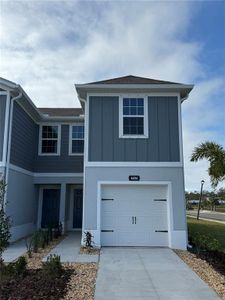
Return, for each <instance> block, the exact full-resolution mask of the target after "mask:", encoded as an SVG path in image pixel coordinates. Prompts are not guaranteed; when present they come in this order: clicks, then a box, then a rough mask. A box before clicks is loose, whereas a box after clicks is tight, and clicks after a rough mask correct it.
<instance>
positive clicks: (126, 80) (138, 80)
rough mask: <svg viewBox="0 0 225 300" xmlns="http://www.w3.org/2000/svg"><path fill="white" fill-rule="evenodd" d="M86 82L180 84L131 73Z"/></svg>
mask: <svg viewBox="0 0 225 300" xmlns="http://www.w3.org/2000/svg"><path fill="white" fill-rule="evenodd" d="M87 84H181V83H177V82H171V81H164V80H157V79H151V78H145V77H138V76H133V75H128V76H122V77H117V78H112V79H106V80H101V81H95V82H89V83H87Z"/></svg>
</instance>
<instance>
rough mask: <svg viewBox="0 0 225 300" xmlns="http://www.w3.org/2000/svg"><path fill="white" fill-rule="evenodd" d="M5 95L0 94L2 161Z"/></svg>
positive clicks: (0, 159) (0, 153)
mask: <svg viewBox="0 0 225 300" xmlns="http://www.w3.org/2000/svg"><path fill="white" fill-rule="evenodd" d="M6 97H7V96H6V95H0V161H2V156H3V142H4V130H5V110H6Z"/></svg>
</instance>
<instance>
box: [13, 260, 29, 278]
mask: <svg viewBox="0 0 225 300" xmlns="http://www.w3.org/2000/svg"><path fill="white" fill-rule="evenodd" d="M26 267H27V261H26V258H25V257H24V256H20V257H19V258H18V259H17V261H16V262H15V263H14V268H15V274H16V275H24V273H25V272H26Z"/></svg>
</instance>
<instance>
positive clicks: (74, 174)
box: [33, 173, 83, 177]
mask: <svg viewBox="0 0 225 300" xmlns="http://www.w3.org/2000/svg"><path fill="white" fill-rule="evenodd" d="M33 175H34V177H83V173H33Z"/></svg>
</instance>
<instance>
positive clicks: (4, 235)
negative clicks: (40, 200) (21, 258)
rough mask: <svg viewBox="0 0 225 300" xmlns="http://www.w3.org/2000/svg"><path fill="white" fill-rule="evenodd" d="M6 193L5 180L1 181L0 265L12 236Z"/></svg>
mask: <svg viewBox="0 0 225 300" xmlns="http://www.w3.org/2000/svg"><path fill="white" fill-rule="evenodd" d="M5 191H6V184H5V182H4V180H2V179H1V180H0V263H1V262H2V253H3V251H4V250H5V249H6V248H7V247H8V245H9V239H10V237H11V234H10V227H11V223H10V218H9V217H8V216H7V215H6V213H5V203H4V198H5Z"/></svg>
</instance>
